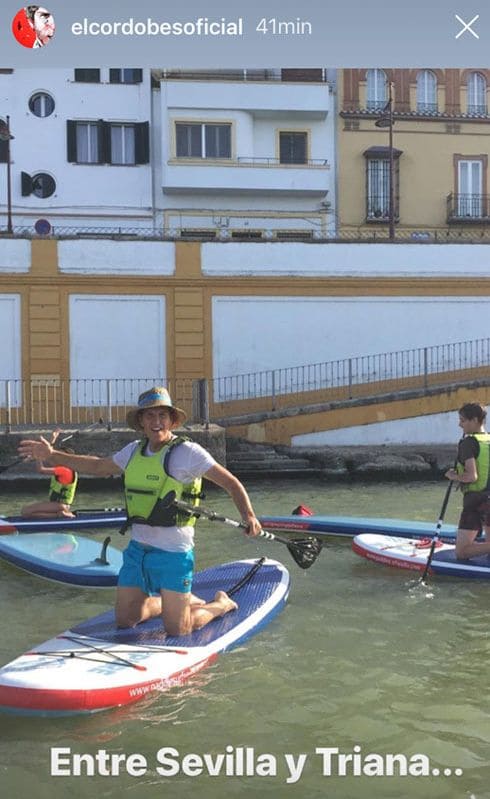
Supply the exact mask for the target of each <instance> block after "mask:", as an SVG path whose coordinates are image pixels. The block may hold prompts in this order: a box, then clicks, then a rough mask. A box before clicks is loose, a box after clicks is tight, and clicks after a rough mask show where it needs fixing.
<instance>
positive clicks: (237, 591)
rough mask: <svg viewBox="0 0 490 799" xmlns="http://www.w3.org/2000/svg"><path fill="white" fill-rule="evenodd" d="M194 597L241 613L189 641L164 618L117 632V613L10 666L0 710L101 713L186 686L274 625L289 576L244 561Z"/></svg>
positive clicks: (206, 575)
mask: <svg viewBox="0 0 490 799" xmlns="http://www.w3.org/2000/svg"><path fill="white" fill-rule="evenodd" d="M192 590H193V591H195V593H196V594H197V595H198V596H200V597H202V598H203V599H205V600H207V601H209V600H210V599H214V595H215V593H216V591H218V590H224V591H227V592H228V593H229V594H233V598H234V599H235V601H236V602H237V603H238V610H235V611H231V612H230V613H227V614H226V615H225V616H223V617H222V618H217V619H214V620H213V621H212V622H210V623H209V624H208V625H206V626H205V627H203V628H202V629H201V630H196V631H195V632H193V633H191V634H190V635H182V636H167V635H166V634H165V632H164V630H163V627H162V622H161V619H160V618H155V619H151V620H149V621H146V622H143V623H142V624H138V625H137V627H134V628H129V629H118V628H117V627H116V626H115V622H114V611H113V610H110V611H107V612H106V613H102V614H101V615H100V616H95V617H94V618H92V619H89V620H88V621H86V622H82V623H81V624H78V625H76V626H75V627H72V628H71V629H70V630H67V631H66V632H64V633H62V634H61V635H59V636H57V637H56V638H52V639H51V640H49V641H46V642H45V643H43V644H40V645H39V646H36V647H34V649H32V650H30V651H29V652H26V653H25V654H24V655H21V656H20V657H18V658H17V659H16V660H13V661H12V662H11V663H8V664H7V665H6V666H3V668H1V669H0V711H2V712H6V713H16V714H25V715H39V716H63V715H72V714H76V713H94V712H96V711H100V710H107V709H109V708H114V707H120V706H121V705H127V704H130V703H132V702H137V701H138V700H139V699H143V698H144V697H147V696H149V695H150V694H152V693H155V692H159V691H164V690H165V689H167V688H170V687H172V686H174V685H179V684H180V683H182V682H184V681H185V680H186V679H188V678H189V677H190V676H191V675H192V674H194V673H195V672H197V671H199V670H200V669H202V668H204V667H205V666H206V665H207V664H209V663H211V662H212V661H214V660H215V659H216V658H217V656H218V654H219V653H220V652H224V651H225V650H227V649H231V648H233V647H235V646H237V644H239V643H242V642H243V641H245V640H246V639H247V638H249V637H251V636H252V635H254V634H255V633H256V632H258V630H259V629H261V627H263V626H264V625H265V624H267V623H268V622H269V621H271V620H272V619H273V618H274V616H275V615H276V614H277V613H278V612H279V611H280V610H281V609H282V608H283V607H284V605H285V603H286V599H287V596H288V591H289V574H288V571H287V569H286V568H285V567H284V566H283V565H282V564H281V563H278V562H277V561H274V560H267V559H265V558H261V559H260V560H259V561H253V560H240V561H234V562H232V563H225V564H222V565H220V566H214V567H212V568H210V569H205V570H204V571H202V572H198V573H197V574H196V575H195V578H194V581H193V586H192Z"/></svg>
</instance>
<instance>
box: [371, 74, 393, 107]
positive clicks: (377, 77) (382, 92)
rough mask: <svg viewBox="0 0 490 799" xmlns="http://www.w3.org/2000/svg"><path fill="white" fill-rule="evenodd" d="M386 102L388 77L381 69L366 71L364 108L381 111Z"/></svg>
mask: <svg viewBox="0 0 490 799" xmlns="http://www.w3.org/2000/svg"><path fill="white" fill-rule="evenodd" d="M387 102H388V78H387V77H386V72H385V71H384V70H383V69H368V70H367V72H366V109H367V110H368V111H381V110H382V109H383V108H384V107H385V105H386V103H387Z"/></svg>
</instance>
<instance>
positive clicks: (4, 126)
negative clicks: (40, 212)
mask: <svg viewBox="0 0 490 799" xmlns="http://www.w3.org/2000/svg"><path fill="white" fill-rule="evenodd" d="M13 138H14V137H13V136H12V134H11V132H10V117H9V116H8V115H7V117H6V122H3V123H0V139H1V140H2V141H5V142H6V143H7V147H6V149H7V233H13V232H14V228H13V225H12V174H11V169H10V167H11V163H10V139H13Z"/></svg>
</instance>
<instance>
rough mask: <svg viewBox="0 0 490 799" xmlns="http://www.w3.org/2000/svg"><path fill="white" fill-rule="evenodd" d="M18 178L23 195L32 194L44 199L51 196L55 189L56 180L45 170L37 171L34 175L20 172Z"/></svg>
mask: <svg viewBox="0 0 490 799" xmlns="http://www.w3.org/2000/svg"><path fill="white" fill-rule="evenodd" d="M20 178H21V190H22V196H23V197H29V196H30V195H31V194H34V195H35V197H40V198H41V199H45V198H46V197H51V196H52V195H53V194H54V193H55V191H56V181H55V180H54V178H52V177H51V175H48V174H46V173H45V172H38V173H36V174H35V175H28V174H27V172H21V173H20Z"/></svg>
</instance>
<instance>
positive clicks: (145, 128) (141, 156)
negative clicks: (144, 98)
mask: <svg viewBox="0 0 490 799" xmlns="http://www.w3.org/2000/svg"><path fill="white" fill-rule="evenodd" d="M134 155H135V163H136V164H148V163H149V162H150V125H149V123H148V122H138V123H137V124H136V125H135V126H134Z"/></svg>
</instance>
